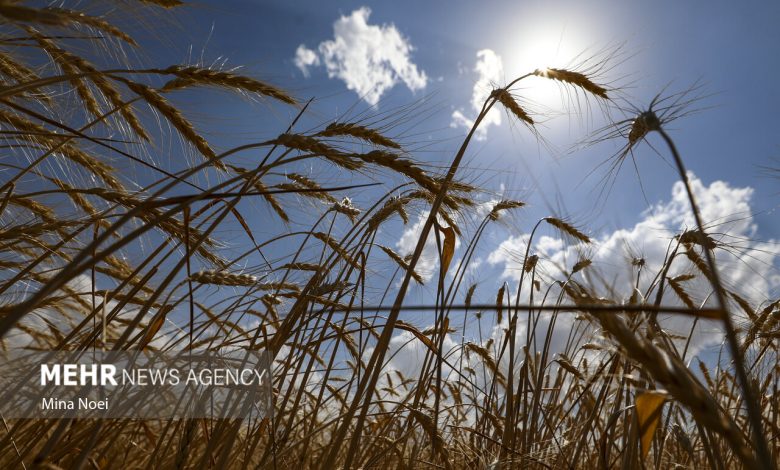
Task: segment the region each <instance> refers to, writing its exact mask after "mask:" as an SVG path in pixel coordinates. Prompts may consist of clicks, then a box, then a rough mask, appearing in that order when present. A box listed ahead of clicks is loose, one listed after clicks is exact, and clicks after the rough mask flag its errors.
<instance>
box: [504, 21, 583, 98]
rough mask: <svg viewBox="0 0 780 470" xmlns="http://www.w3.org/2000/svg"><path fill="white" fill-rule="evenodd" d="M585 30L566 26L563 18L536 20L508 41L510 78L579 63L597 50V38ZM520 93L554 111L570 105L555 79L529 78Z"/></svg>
mask: <svg viewBox="0 0 780 470" xmlns="http://www.w3.org/2000/svg"><path fill="white" fill-rule="evenodd" d="M587 36H588V35H587V34H586V33H585V32H584V31H581V30H575V29H574V28H571V27H566V25H565V24H563V23H561V22H560V21H553V20H551V21H547V22H534V23H533V24H532V26H530V27H528V28H525V29H523V30H522V31H520V32H519V33H518V34H516V35H515V36H514V37H513V38H512V42H511V44H505V45H504V46H505V49H504V50H505V51H506V52H505V55H504V66H505V73H506V79H507V80H512V79H514V78H516V77H518V76H520V75H522V74H525V73H528V72H533V71H534V70H536V69H540V70H545V69H547V68H567V67H572V66H574V65H577V64H578V62H580V61H581V60H582V59H584V58H585V57H587V56H588V55H589V54H588V52H587V51H590V50H591V49H593V46H592V44H593V43H594V41H593V38H592V37H591V38H589V37H587ZM516 94H517V95H518V96H519V97H521V98H524V99H527V100H530V101H531V102H533V103H535V104H538V105H541V106H542V107H545V108H552V109H553V110H556V109H558V110H559V109H561V107H562V106H565V105H566V104H568V103H566V99H567V98H566V96H567V95H566V93H561V85H560V84H559V83H557V82H555V81H552V80H548V79H544V78H539V77H529V78H527V79H524V80H523V81H522V82H520V83H519V84H518V87H517V90H516Z"/></svg>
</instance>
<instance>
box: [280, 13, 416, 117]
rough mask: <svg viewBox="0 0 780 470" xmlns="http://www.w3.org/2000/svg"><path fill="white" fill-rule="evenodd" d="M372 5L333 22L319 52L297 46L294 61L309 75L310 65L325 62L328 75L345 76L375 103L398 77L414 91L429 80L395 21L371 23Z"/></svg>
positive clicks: (412, 48)
mask: <svg viewBox="0 0 780 470" xmlns="http://www.w3.org/2000/svg"><path fill="white" fill-rule="evenodd" d="M370 15H371V9H370V8H368V7H361V8H358V9H357V10H355V11H353V12H352V13H351V14H350V15H349V16H341V17H340V18H339V19H338V20H336V21H335V22H334V23H333V39H331V40H328V41H323V42H321V43H320V44H319V46H318V47H317V50H318V52H315V51H313V50H311V49H308V48H307V47H306V46H304V45H300V46H298V49H297V50H296V53H295V59H294V61H295V65H296V66H297V67H298V68H299V69H301V72H303V74H304V75H305V76H308V75H307V74H308V67H310V66H316V65H320V63H322V64H324V65H325V68H326V69H327V71H328V77H330V78H338V79H340V80H342V81H343V82H344V83H345V84H346V85H347V88H349V89H350V90H352V91H354V92H356V93H357V94H358V95H360V97H361V98H363V99H364V100H365V101H366V102H367V103H368V104H370V105H372V106H375V105H376V104H377V103H378V102H379V100H380V99H381V98H382V95H383V94H384V93H385V92H386V91H387V90H389V89H391V88H392V87H393V86H395V85H396V84H397V83H398V82H399V81H401V82H403V83H404V85H406V87H407V88H409V90H411V91H417V90H422V89H423V88H425V85H426V84H427V82H428V77H427V76H426V74H425V72H424V71H421V70H418V69H417V65H415V64H414V63H413V62H412V61H411V59H410V54H411V52H412V51H413V50H414V47H413V46H412V44H411V43H410V42H409V40H408V39H407V38H405V37H403V36H402V35H401V33H400V32H399V31H398V29H397V28H396V27H395V25H393V24H389V25H388V24H383V25H381V26H377V25H370V24H368V17H369V16H370Z"/></svg>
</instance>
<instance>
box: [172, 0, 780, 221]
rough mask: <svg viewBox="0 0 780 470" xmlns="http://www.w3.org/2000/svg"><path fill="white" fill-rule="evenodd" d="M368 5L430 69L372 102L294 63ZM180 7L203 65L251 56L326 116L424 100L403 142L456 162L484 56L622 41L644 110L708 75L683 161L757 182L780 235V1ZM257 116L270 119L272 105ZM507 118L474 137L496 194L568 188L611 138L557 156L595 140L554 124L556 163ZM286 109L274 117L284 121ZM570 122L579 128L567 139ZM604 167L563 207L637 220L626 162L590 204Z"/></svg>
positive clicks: (758, 204) (666, 180)
mask: <svg viewBox="0 0 780 470" xmlns="http://www.w3.org/2000/svg"><path fill="white" fill-rule="evenodd" d="M361 7H369V8H370V11H371V13H370V17H369V18H368V23H369V24H370V25H377V26H381V25H392V26H394V27H395V28H396V29H397V31H398V32H399V33H400V34H401V35H402V36H403V38H405V39H406V40H407V41H408V43H409V44H410V45H411V47H413V48H414V49H413V51H412V52H411V54H410V56H409V58H410V61H411V62H413V63H414V65H416V67H417V68H418V70H419V71H421V72H423V73H424V74H425V75H426V76H427V83H426V85H425V87H424V88H423V89H418V90H416V91H414V92H412V91H410V90H409V89H408V88H407V87H406V86H405V85H404V84H403V83H402V82H401V83H398V84H396V85H395V86H393V87H392V88H390V89H388V90H387V91H386V92H385V93H383V94H382V96H381V101H380V102H379V104H378V105H377V107H376V108H374V109H371V108H370V106H368V104H367V103H366V101H365V100H361V99H360V97H359V96H358V95H357V94H356V93H354V92H351V91H349V90H347V87H346V85H345V83H344V82H343V81H341V80H339V79H337V78H328V74H327V72H326V70H325V67H323V66H320V67H311V68H310V75H309V77H304V75H303V74H302V73H301V71H300V70H299V69H298V68H297V67H296V66H295V64H294V60H293V59H294V57H295V52H296V48H297V47H298V46H299V45H301V44H303V45H305V46H306V47H308V48H310V49H312V50H316V49H317V46H318V45H319V44H320V43H322V42H323V41H328V40H332V39H333V37H334V32H333V25H334V22H335V21H336V20H338V19H339V17H341V16H349V15H350V14H351V13H352V12H354V11H355V10H357V9H359V8H361ZM186 14H187V15H190V16H191V17H190V18H187V19H186V20H184V21H182V22H183V23H186V24H187V30H186V31H184V34H185V35H189V36H190V37H191V41H192V44H193V46H194V50H195V51H198V52H195V53H194V54H195V55H198V54H199V53H200V50H202V54H203V57H204V59H205V60H206V61H207V62H208V61H210V60H216V59H217V58H219V57H224V58H227V59H228V64H229V65H238V64H242V65H246V66H247V68H248V70H250V71H251V72H252V73H254V74H257V75H259V76H261V77H263V78H266V79H268V80H269V81H273V82H274V83H277V84H279V85H280V86H283V87H284V88H286V89H288V90H291V91H292V92H293V93H294V94H295V95H296V96H298V97H300V98H302V99H306V98H310V97H315V98H316V99H317V100H318V101H317V102H316V103H315V105H314V106H313V108H314V109H315V110H316V111H317V112H318V113H320V115H321V116H322V119H323V121H325V120H326V119H327V118H328V117H332V116H333V115H334V114H335V113H338V112H342V111H344V110H347V109H359V110H366V109H367V110H369V112H375V113H379V114H381V113H383V112H386V111H387V110H392V109H395V108H396V107H398V106H405V105H409V104H411V103H413V102H414V101H415V100H422V99H426V103H425V105H424V110H425V112H424V113H420V114H424V118H422V119H418V120H417V121H415V122H414V129H415V131H414V136H413V137H411V138H408V139H404V138H403V134H401V135H400V140H401V141H404V140H406V141H407V142H411V143H416V142H419V140H421V139H423V138H425V139H430V140H431V141H435V142H436V144H435V145H433V147H432V148H430V147H426V150H428V151H429V152H432V153H435V155H431V156H430V158H435V159H440V161H446V160H448V158H450V155H451V153H452V151H453V150H454V149H456V148H457V144H458V141H457V139H458V137H459V136H462V135H463V134H464V131H463V129H451V128H450V127H449V126H450V123H451V114H452V112H453V111H454V110H456V109H459V108H463V109H465V110H466V111H468V110H469V100H470V98H471V89H472V86H473V84H474V81H475V80H476V79H477V78H478V77H477V76H476V74H475V73H474V72H473V70H472V69H473V67H474V65H475V62H476V53H477V51H479V50H482V49H491V50H493V51H495V53H496V54H497V55H499V56H500V57H501V58H502V59H503V62H504V65H505V67H504V68H505V70H504V74H503V76H504V77H505V78H506V79H507V80H508V79H511V78H513V74H518V73H522V72H524V71H525V70H527V67H526V68H525V69H521V68H520V67H521V65H519V64H520V63H522V62H523V56H532V59H531V60H539V59H538V58H537V57H533V56H534V55H537V56H538V54H539V53H538V52H534V51H535V50H541V51H542V54H545V53H546V51H552V52H555V51H558V57H554V58H553V59H552V60H551V62H553V63H552V64H546V63H539V64H538V66H540V67H543V66H547V65H552V66H554V65H568V64H569V63H570V61H571V60H572V59H573V57H572V55H573V54H575V53H578V52H582V51H585V52H586V53H588V52H595V51H597V50H600V49H602V48H605V47H613V46H615V45H616V44H623V52H624V54H623V56H622V57H624V58H625V60H624V61H623V63H621V64H620V65H619V67H617V68H616V69H615V70H613V71H612V73H610V74H608V75H607V77H608V78H609V79H610V80H613V79H614V80H620V83H623V84H626V85H627V86H628V89H626V93H628V95H629V96H630V99H631V101H632V102H633V103H635V104H636V105H637V106H639V107H642V106H645V105H646V103H647V102H648V101H649V99H650V98H651V97H652V96H653V95H654V94H656V93H657V92H659V91H660V90H661V89H662V88H663V87H664V86H665V85H670V88H669V90H671V91H681V90H684V89H686V88H687V87H689V86H691V85H692V84H693V83H695V82H696V81H697V80H701V81H702V83H703V84H704V88H703V90H702V93H703V94H707V95H710V96H708V97H706V98H705V99H703V100H702V101H700V102H698V103H697V105H696V107H697V108H702V111H701V112H700V113H698V114H696V115H693V116H689V117H687V118H685V119H681V120H679V121H677V122H675V123H674V124H673V125H672V128H673V131H674V137H675V139H676V140H677V143H678V145H679V147H680V150H681V152H682V153H683V156H684V158H685V160H686V162H687V164H688V166H689V168H690V169H691V170H692V171H693V172H694V173H695V174H696V175H697V176H699V177H701V178H702V179H703V180H704V181H705V182H710V181H713V180H716V179H727V180H728V181H729V182H730V183H732V184H734V185H736V186H751V187H753V188H755V189H756V193H755V195H754V197H753V206H752V207H753V208H754V210H755V211H756V212H757V215H756V216H757V220H758V221H759V222H760V223H759V226H760V230H761V232H762V234H764V235H767V236H771V235H773V234H776V233H777V232H778V231H780V225H778V223H777V222H776V219H777V218H776V217H772V216H764V215H762V213H761V212H762V211H765V210H771V209H772V208H773V207H775V206H776V205H777V203H778V194H777V192H778V190H777V189H776V188H777V180H772V179H770V178H766V177H763V175H762V171H761V169H760V166H762V165H771V164H772V163H773V162H772V159H773V158H776V157H778V156H780V146H779V145H778V142H777V139H775V138H774V135H775V134H774V133H773V132H772V131H773V130H775V129H777V128H778V124H780V114H778V113H777V110H776V105H777V103H778V100H777V95H776V91H775V90H776V84H775V83H774V80H773V77H776V76H777V73H778V69H780V59H778V55H777V54H776V53H775V47H774V45H776V44H780V32H778V30H777V28H776V27H775V26H776V23H777V21H778V20H779V19H780V5H777V4H776V3H774V2H758V3H754V2H745V3H737V2H708V3H707V4H706V5H704V4H699V6H696V5H693V4H691V3H689V2H660V3H659V2H653V3H647V2H641V3H640V2H587V5H585V4H584V2H559V3H555V4H554V5H553V4H552V2H508V1H507V2H407V1H396V2H378V3H376V4H373V3H372V2H339V3H338V4H337V3H328V4H323V3H322V2H274V1H262V2H260V1H225V2H212V3H209V2H204V3H202V4H200V5H196V6H194V7H192V8H190V9H189V11H188V12H187V13H186ZM190 20H191V21H190ZM212 28H213V33H211V30H212ZM177 42H178V41H177ZM182 43H185V42H183V41H182V42H180V44H182ZM185 53H186V51H185V50H182V51H172V54H185ZM178 58H179V59H180V58H181V57H178ZM399 81H400V80H399ZM550 88H554V87H553V86H552V85H551V86H550ZM534 91H536V90H534V89H533V87H532V89H531V90H529V93H528V94H529V95H530V96H527V97H526V96H524V98H527V99H529V100H532V101H533V100H535V97H534V94H533V92H534ZM521 94H522V92H521ZM220 99H221V98H220ZM223 107H225V108H227V109H225V113H224V114H225V115H230V113H231V112H233V111H234V110H235V111H236V112H245V111H243V110H239V108H243V107H242V106H241V104H240V103H235V104H234V105H233V109H231V107H230V103H228V104H227V105H223ZM704 108H708V109H704ZM254 111H255V112H257V113H258V114H263V115H266V114H268V113H264V112H263V111H265V110H259V111H258V110H254ZM556 111H560V109H557V110H556ZM355 113H356V112H355ZM503 117H504V119H503V123H502V124H501V125H500V126H498V127H496V128H492V129H490V130H489V139H488V141H486V142H481V143H479V144H478V145H476V146H474V147H473V152H472V154H473V155H472V158H473V160H472V164H473V165H474V166H476V167H479V168H487V169H488V172H490V171H492V172H495V173H494V174H493V176H487V175H485V177H484V179H486V180H487V183H488V184H492V185H493V186H494V187H493V188H490V189H495V190H498V187H499V185H500V184H501V183H504V185H505V187H506V188H507V189H509V190H512V189H514V190H520V191H519V192H520V193H521V194H523V195H525V194H526V191H524V190H530V189H534V185H533V182H532V180H531V179H530V178H529V177H528V176H527V171H528V169H529V168H530V169H532V170H533V173H534V179H536V180H538V181H539V182H540V183H541V184H543V185H545V187H547V185H549V184H553V179H551V173H554V174H555V178H554V181H555V184H558V185H560V186H561V187H564V188H571V187H572V186H573V185H576V183H577V182H578V180H579V179H580V177H581V175H582V174H583V171H584V170H590V169H592V167H594V166H595V165H596V164H598V163H599V162H600V161H601V160H602V159H603V158H606V157H607V156H609V155H610V152H611V151H612V150H614V148H616V145H617V143H615V146H613V147H610V146H602V147H600V148H599V149H598V151H595V152H591V151H585V152H576V153H573V154H571V155H569V156H567V157H566V158H564V159H561V158H560V156H561V154H562V153H563V151H565V150H567V149H568V147H569V145H572V144H575V143H576V142H577V141H578V140H579V139H581V138H583V137H584V136H587V131H588V130H589V129H588V128H587V127H586V126H585V125H584V120H583V119H574V120H573V121H572V122H568V121H566V122H565V123H556V124H555V125H553V128H552V129H547V132H545V130H542V131H541V133H542V136H544V137H547V138H548V139H549V140H550V141H552V142H553V143H554V144H555V145H556V146H557V147H559V150H561V151H560V152H558V153H557V156H558V157H559V158H558V159H557V161H558V163H555V161H556V159H555V158H553V157H554V156H555V155H550V153H549V152H546V151H545V150H544V149H542V150H541V151H540V150H539V148H538V146H537V145H536V142H535V140H534V139H533V137H532V136H531V135H530V134H529V133H528V132H526V131H525V130H524V129H522V128H520V127H518V126H517V125H510V124H513V123H511V122H510V120H509V119H507V117H506V116H503ZM286 118H287V116H284V115H280V116H277V117H276V119H278V122H277V125H278V124H280V123H283V122H285V119H286ZM420 121H422V122H420ZM559 121H560V120H559ZM570 125H571V126H570ZM257 127H260V126H259V125H258V126H257ZM562 127H563V128H565V129H564V130H568V127H571V129H572V130H571V132H570V133H569V134H568V135H562V136H561V134H560V132H559V131H561V128H562ZM421 129H425V130H427V131H429V135H425V136H423V135H421V134H420V130H421ZM590 130H592V129H590ZM410 133H411V132H410ZM412 147H414V145H412ZM644 150H645V151H640V152H639V153H638V155H637V160H638V164H639V167H640V170H641V171H642V183H643V185H644V188H645V191H646V192H647V197H648V200H649V201H650V202H651V203H654V202H657V201H659V200H662V199H664V198H666V197H667V196H668V194H669V190H670V187H671V184H672V182H673V181H674V173H673V171H672V169H671V168H670V167H669V166H668V165H666V164H664V163H663V162H662V160H661V159H660V158H659V157H658V156H657V155H655V154H654V153H653V152H652V150H648V149H644ZM421 158H427V157H426V156H422V157H421ZM521 160H522V161H521ZM601 174H603V173H597V174H596V175H594V177H592V178H591V180H590V181H586V182H585V183H584V184H583V185H582V186H581V187H580V188H579V189H578V192H577V194H573V196H574V197H571V198H570V200H566V199H564V207H565V208H566V209H568V210H569V211H573V212H582V211H587V214H588V216H589V217H590V216H592V215H594V214H597V215H599V216H600V218H602V219H603V223H605V224H625V223H631V222H634V221H635V219H636V217H637V213H638V211H641V210H642V209H643V208H645V207H646V206H647V204H646V203H645V201H644V198H643V196H642V194H641V192H640V191H637V178H636V175H635V174H634V172H633V171H632V169H631V168H629V167H626V168H624V170H623V171H622V172H621V174H620V175H619V176H618V178H617V180H616V185H615V189H614V193H616V194H618V195H619V197H616V198H613V199H617V201H615V200H613V201H611V202H609V201H608V202H607V206H606V207H605V210H604V211H599V212H596V213H593V212H591V211H589V208H588V207H587V206H588V204H587V202H588V201H587V200H588V199H589V196H588V194H589V192H590V190H592V189H593V188H594V187H597V184H598V181H599V178H598V176H600V175H601ZM583 201H584V202H585V203H584V204H583V203H582V202H583ZM540 210H541V209H540Z"/></svg>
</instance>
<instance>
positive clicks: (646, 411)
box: [636, 391, 666, 458]
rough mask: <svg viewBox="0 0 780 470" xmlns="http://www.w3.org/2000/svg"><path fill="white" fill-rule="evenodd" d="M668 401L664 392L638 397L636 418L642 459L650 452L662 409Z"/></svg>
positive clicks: (641, 394) (642, 394) (647, 393)
mask: <svg viewBox="0 0 780 470" xmlns="http://www.w3.org/2000/svg"><path fill="white" fill-rule="evenodd" d="M665 400H666V394H665V393H662V392H655V391H653V392H644V393H640V394H639V395H637V396H636V417H637V421H638V422H639V443H640V445H641V447H642V458H645V457H646V456H647V453H648V452H650V443H652V442H653V435H654V434H655V430H656V428H658V423H659V422H660V421H661V408H662V407H663V404H664V401H665Z"/></svg>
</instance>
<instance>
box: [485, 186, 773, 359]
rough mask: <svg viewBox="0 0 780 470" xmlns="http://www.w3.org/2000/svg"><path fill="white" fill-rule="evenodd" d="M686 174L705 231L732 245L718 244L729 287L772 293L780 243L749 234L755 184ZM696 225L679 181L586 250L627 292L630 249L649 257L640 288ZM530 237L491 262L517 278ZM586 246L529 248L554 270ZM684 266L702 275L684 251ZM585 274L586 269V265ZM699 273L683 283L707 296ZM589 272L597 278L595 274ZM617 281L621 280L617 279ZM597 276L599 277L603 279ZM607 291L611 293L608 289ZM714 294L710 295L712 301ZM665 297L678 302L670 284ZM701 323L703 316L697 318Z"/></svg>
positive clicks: (678, 321)
mask: <svg viewBox="0 0 780 470" xmlns="http://www.w3.org/2000/svg"><path fill="white" fill-rule="evenodd" d="M689 177H690V179H691V186H692V189H693V192H694V195H695V197H696V200H697V202H698V204H699V208H700V210H701V214H702V217H703V219H704V223H705V224H706V225H707V227H708V233H709V234H710V235H711V236H712V237H713V238H714V239H715V240H716V241H717V242H719V243H721V244H725V245H728V248H727V249H725V248H718V249H716V250H715V253H716V262H717V264H718V267H719V271H720V272H721V275H722V278H723V279H722V280H723V282H724V284H725V285H726V287H727V288H728V289H730V290H732V291H735V292H736V293H738V294H739V295H741V296H742V297H744V298H747V299H749V300H751V301H752V302H753V303H754V304H758V303H760V302H762V301H766V299H770V298H774V296H776V295H777V289H778V288H779V287H780V279H778V276H777V264H778V262H779V261H780V242H778V241H776V240H769V241H763V242H754V241H751V240H752V239H754V238H755V234H756V231H757V227H756V225H755V223H754V221H753V218H752V214H751V209H750V198H751V196H752V194H753V189H752V188H749V187H747V188H734V187H732V186H730V185H729V184H728V183H726V182H724V181H715V182H713V183H711V184H710V185H709V186H705V185H704V184H703V183H702V181H701V180H700V179H698V178H696V177H695V176H694V175H693V174H689ZM693 227H694V221H693V216H692V214H691V211H690V210H689V205H688V200H687V196H686V193H685V188H684V186H683V184H682V183H680V182H677V183H675V185H674V186H673V188H672V192H671V198H670V200H669V201H668V202H664V203H659V204H656V205H655V206H654V207H653V208H652V209H651V210H648V211H647V212H646V213H644V214H643V218H642V220H640V221H639V222H638V223H637V224H636V225H634V226H633V227H631V228H627V229H619V230H615V231H614V232H611V233H607V234H604V235H602V236H600V237H598V238H596V239H595V240H594V243H593V244H592V246H590V247H588V248H587V250H588V251H587V254H588V257H589V258H590V259H591V260H592V261H593V268H595V269H596V270H597V272H598V273H599V277H600V278H601V279H604V280H606V281H608V282H609V283H610V284H611V287H613V288H614V289H615V290H616V292H617V293H618V294H619V295H622V296H624V297H625V298H627V297H628V296H630V294H631V290H632V277H631V276H629V273H630V269H631V266H630V262H629V259H628V258H629V254H628V251H629V250H630V251H631V252H632V253H631V256H637V255H638V256H641V257H642V258H644V259H645V262H646V268H645V269H644V273H645V274H644V277H643V278H641V282H640V289H641V290H643V291H644V290H645V289H646V288H647V287H648V283H649V282H651V278H652V276H653V275H654V274H655V273H657V272H659V271H660V269H661V267H662V265H663V263H664V257H665V256H666V254H667V249H668V247H669V242H670V240H672V238H673V237H674V236H675V235H676V234H678V233H680V231H682V230H685V229H691V228H693ZM527 240H528V235H527V234H522V235H517V236H512V237H509V238H507V239H506V240H504V241H503V242H502V243H501V244H500V245H499V247H498V248H497V249H496V250H494V251H493V252H492V253H491V254H490V255H489V256H488V258H487V260H488V263H490V264H493V265H499V266H500V265H503V268H504V271H503V277H504V278H508V279H512V280H514V281H517V280H519V279H520V272H521V268H522V263H523V257H522V255H523V254H524V251H525V248H526V245H527ZM582 249H583V247H582V246H572V245H570V244H566V243H565V242H564V241H563V240H561V239H560V238H557V237H551V236H538V235H537V237H536V241H535V243H534V246H533V248H532V249H531V253H532V254H533V253H538V254H539V255H540V258H541V260H543V261H540V269H543V270H546V271H547V273H548V274H550V275H556V274H558V273H557V272H556V271H557V267H559V266H560V267H567V268H569V269H570V268H571V266H572V265H573V264H574V263H575V262H576V261H577V260H578V258H579V256H580V251H582ZM687 272H692V273H694V274H697V272H696V270H695V269H694V268H693V267H692V265H691V264H690V262H688V261H687V259H686V258H685V257H684V256H680V257H679V258H677V259H676V260H675V262H674V263H673V265H672V268H671V269H670V271H669V276H670V277H671V276H675V275H678V274H682V273H687ZM582 275H584V276H587V275H588V274H587V272H584V273H583V274H582ZM578 276H579V274H578ZM557 277H558V278H560V276H557ZM701 277H702V276H699V279H698V280H697V281H693V282H689V283H686V286H685V288H686V290H687V291H688V292H689V294H691V295H692V297H693V298H694V300H695V301H696V302H702V301H704V300H705V298H706V297H707V296H708V295H709V294H710V293H711V288H710V287H709V286H708V285H707V283H706V281H704V280H703V279H701ZM592 279H593V280H594V281H595V279H596V278H595V277H593V278H592ZM613 280H617V281H616V282H612V281H613ZM594 283H595V284H598V281H596V282H594ZM602 294H604V295H607V294H606V293H605V292H602ZM712 300H713V299H712V298H710V301H712ZM664 303H665V304H675V303H678V299H677V298H676V296H675V294H674V293H673V292H671V290H670V289H667V290H666V291H665V297H664ZM732 313H735V314H740V311H739V309H737V308H734V309H732ZM702 323H703V322H700V325H702ZM663 326H664V327H666V328H669V329H671V330H673V331H677V332H682V333H684V334H687V329H688V328H689V327H690V320H689V319H687V318H685V317H680V316H672V317H669V318H668V319H666V320H664V323H663ZM715 326H716V325H709V326H707V325H704V326H703V327H702V328H701V329H700V330H699V331H698V333H697V334H696V335H695V336H694V344H693V348H692V350H696V349H697V348H701V347H705V346H708V345H711V344H715V343H717V342H719V341H720V340H721V334H720V332H719V331H718V330H717V329H714V327H715ZM707 328H710V330H707Z"/></svg>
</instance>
